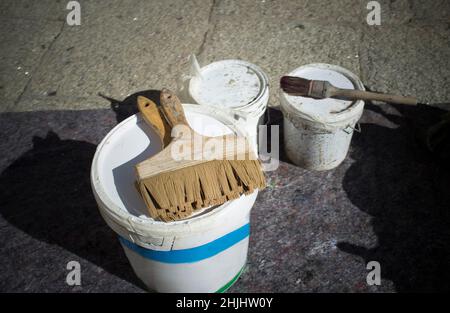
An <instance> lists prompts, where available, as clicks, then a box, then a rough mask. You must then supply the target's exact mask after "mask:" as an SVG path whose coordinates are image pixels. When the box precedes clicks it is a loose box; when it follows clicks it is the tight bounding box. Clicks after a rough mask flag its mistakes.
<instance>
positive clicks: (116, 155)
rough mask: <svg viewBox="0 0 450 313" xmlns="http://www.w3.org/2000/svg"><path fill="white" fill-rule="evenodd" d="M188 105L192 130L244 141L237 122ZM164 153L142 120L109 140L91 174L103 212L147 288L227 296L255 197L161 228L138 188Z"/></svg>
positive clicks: (243, 252) (239, 265) (126, 124)
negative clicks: (145, 168)
mask: <svg viewBox="0 0 450 313" xmlns="http://www.w3.org/2000/svg"><path fill="white" fill-rule="evenodd" d="M183 106H184V109H185V111H186V116H187V119H188V121H189V123H190V125H191V127H193V128H194V129H195V130H196V131H197V132H199V133H200V134H203V135H210V136H217V135H221V134H224V133H231V132H235V133H238V134H241V135H242V130H240V129H238V128H237V124H236V122H235V121H234V120H233V119H231V118H229V117H227V116H223V115H220V113H217V112H215V111H214V110H213V109H211V107H205V106H199V105H183ZM211 116H214V117H211ZM225 125H227V126H225ZM160 150H161V145H160V143H159V140H158V138H157V135H156V133H155V132H154V131H153V130H152V129H151V128H150V127H149V126H148V125H146V123H145V122H144V121H143V119H142V118H141V116H140V114H137V115H133V116H131V117H129V118H127V119H126V120H124V121H122V122H121V123H120V124H118V125H117V126H116V127H114V129H112V130H111V131H110V132H109V133H108V135H106V137H105V138H104V139H103V140H102V142H101V143H100V144H99V145H98V147H97V151H96V153H95V156H94V160H93V163H92V168H91V183H92V189H93V193H94V195H95V198H96V200H97V203H98V207H99V210H100V213H101V215H102V217H103V218H104V220H105V221H106V223H107V224H108V225H109V226H110V227H111V229H112V230H114V231H115V232H116V233H117V234H118V235H119V240H120V242H121V244H122V246H123V248H124V250H125V253H126V255H127V257H128V259H129V261H130V263H131V266H132V267H133V270H134V271H135V273H136V275H137V276H138V277H139V278H140V279H141V280H142V281H143V282H144V283H145V284H146V285H147V286H148V288H149V289H151V290H155V291H158V292H221V291H225V290H226V289H227V288H228V287H229V286H230V285H231V284H232V283H233V282H234V281H235V280H236V279H237V278H238V277H239V275H240V273H241V271H242V269H243V267H244V265H245V263H246V258H247V249H248V237H249V229H250V224H249V221H250V220H249V218H250V210H251V208H252V206H253V204H254V202H255V199H256V196H257V191H256V192H254V193H252V194H250V195H248V196H241V197H240V198H239V199H236V200H234V201H229V202H227V203H225V204H223V205H221V206H218V207H215V208H209V209H205V210H203V211H202V212H199V213H197V214H196V215H195V216H193V217H191V218H189V219H186V220H180V221H175V222H170V223H165V222H160V221H155V220H153V219H152V218H150V217H149V215H148V214H147V211H146V209H145V204H144V202H143V200H142V199H141V196H140V195H139V193H138V191H137V189H136V188H135V185H134V182H135V170H134V165H135V164H137V163H138V162H140V161H142V160H144V159H147V158H148V157H150V156H151V155H153V154H155V153H157V152H158V151H160Z"/></svg>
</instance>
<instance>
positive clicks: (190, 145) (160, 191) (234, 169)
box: [136, 89, 266, 221]
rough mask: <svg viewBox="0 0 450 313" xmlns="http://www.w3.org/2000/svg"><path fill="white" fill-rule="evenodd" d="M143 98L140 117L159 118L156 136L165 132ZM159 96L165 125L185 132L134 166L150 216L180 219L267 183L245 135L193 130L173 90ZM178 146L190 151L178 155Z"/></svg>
mask: <svg viewBox="0 0 450 313" xmlns="http://www.w3.org/2000/svg"><path fill="white" fill-rule="evenodd" d="M145 100H146V99H141V101H140V102H139V103H138V107H139V110H140V112H141V113H142V114H143V115H144V120H145V121H147V122H148V123H151V124H154V121H157V122H158V123H156V124H157V125H153V127H154V128H155V129H156V130H158V131H157V133H158V135H159V136H160V137H166V136H165V135H166V134H167V129H168V128H167V127H163V123H162V122H161V121H158V114H157V113H158V111H157V110H156V109H155V106H154V105H153V103H151V102H149V101H145ZM147 100H148V99H147ZM160 100H161V101H160V102H161V107H160V108H159V110H160V111H161V112H162V113H163V114H162V115H163V116H164V118H165V120H166V121H167V123H168V126H170V128H171V129H175V128H177V127H178V129H181V130H184V131H183V132H182V133H180V135H179V136H177V137H175V138H173V139H172V141H171V142H170V143H169V144H168V145H167V146H166V147H165V148H164V150H162V151H160V152H159V153H158V154H156V155H154V156H152V157H151V158H150V159H148V160H145V161H143V162H141V163H139V164H138V165H137V166H136V171H137V183H138V187H139V191H140V193H141V195H142V197H143V198H144V201H145V204H146V205H147V208H148V211H149V213H150V215H151V216H152V217H153V218H155V219H160V220H163V221H174V220H179V219H183V218H186V217H189V216H190V215H191V214H192V213H193V212H194V211H195V210H198V209H200V208H204V207H208V206H211V205H220V204H223V203H224V202H226V201H228V200H232V199H237V198H239V197H240V196H241V195H242V194H248V193H252V192H253V191H254V190H255V189H262V188H264V187H265V185H266V182H265V177H264V173H263V172H262V167H261V163H260V161H259V160H258V158H257V156H256V154H255V152H254V151H253V150H252V149H251V148H250V144H249V142H248V141H247V140H246V139H245V138H244V137H238V136H236V135H224V136H218V137H206V136H202V135H200V134H198V133H195V131H194V130H193V129H192V128H191V127H190V126H189V123H188V122H187V120H186V117H185V115H184V111H183V107H182V105H181V102H180V100H179V99H178V98H177V96H176V95H175V94H173V93H172V92H170V91H169V90H167V89H163V90H162V91H161V97H160ZM155 117H156V118H155ZM166 138H167V137H166ZM163 139H164V138H161V140H163ZM163 141H165V142H166V143H167V140H163ZM206 146H210V147H211V146H215V148H217V151H216V152H217V153H215V154H214V157H211V155H209V156H207V151H205V147H206ZM180 148H181V149H180ZM181 150H183V151H188V153H187V154H186V153H185V155H184V157H183V158H179V157H178V156H177V155H176V153H177V152H179V151H181Z"/></svg>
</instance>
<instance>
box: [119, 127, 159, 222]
mask: <svg viewBox="0 0 450 313" xmlns="http://www.w3.org/2000/svg"><path fill="white" fill-rule="evenodd" d="M137 126H138V128H139V129H140V130H141V131H143V132H144V133H146V134H147V135H148V137H149V140H150V142H149V144H148V146H147V147H146V148H145V149H144V150H143V151H142V152H140V153H139V154H137V155H136V156H135V157H133V158H132V159H130V160H128V161H126V162H124V163H122V164H121V165H119V166H117V167H115V168H114V169H113V170H112V172H113V179H114V184H115V186H116V187H117V194H118V196H119V198H120V200H121V201H122V203H123V205H124V206H125V207H126V208H127V209H128V211H129V212H130V213H132V214H134V215H136V216H140V215H148V214H147V210H146V207H145V203H144V201H143V200H142V197H141V195H140V194H139V191H138V190H137V187H136V185H135V182H136V170H135V166H136V164H138V163H140V162H142V161H144V160H146V159H148V158H150V157H151V156H153V155H155V154H156V153H158V152H159V151H161V142H160V140H159V138H158V136H157V135H156V133H155V132H154V131H152V130H151V128H150V126H148V125H147V124H145V123H139V124H137Z"/></svg>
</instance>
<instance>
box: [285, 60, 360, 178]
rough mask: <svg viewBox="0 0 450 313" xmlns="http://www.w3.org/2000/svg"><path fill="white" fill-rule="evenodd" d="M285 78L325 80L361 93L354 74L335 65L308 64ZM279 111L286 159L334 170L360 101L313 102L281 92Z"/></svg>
mask: <svg viewBox="0 0 450 313" xmlns="http://www.w3.org/2000/svg"><path fill="white" fill-rule="evenodd" d="M287 75H290V76H298V77H303V78H307V79H313V80H326V81H329V82H331V83H332V84H333V85H334V86H336V87H340V88H347V89H359V90H365V89H364V85H363V83H362V82H361V80H360V79H359V78H358V77H357V76H356V75H355V74H353V73H352V72H350V71H348V70H346V69H344V68H342V67H339V66H336V65H330V64H322V63H316V64H308V65H305V66H301V67H299V68H297V69H295V70H294V71H292V72H291V73H289V74H287ZM280 108H281V110H282V112H283V116H284V145H285V149H286V154H287V156H288V157H289V159H291V160H292V161H293V162H294V163H295V164H297V165H299V166H301V167H304V168H306V169H311V170H318V171H321V170H329V169H332V168H335V167H336V166H338V165H339V164H340V163H341V162H342V161H343V160H344V159H345V157H346V155H347V152H348V148H349V146H350V141H351V138H352V135H353V131H354V130H355V125H356V123H357V122H358V120H359V119H360V117H361V115H362V112H363V109H364V101H362V100H358V101H346V100H339V99H331V98H330V99H321V100H317V99H311V98H306V97H297V96H291V95H288V94H286V93H284V92H282V91H281V95H280Z"/></svg>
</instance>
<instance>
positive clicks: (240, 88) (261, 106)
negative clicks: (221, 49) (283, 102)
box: [180, 56, 269, 151]
mask: <svg viewBox="0 0 450 313" xmlns="http://www.w3.org/2000/svg"><path fill="white" fill-rule="evenodd" d="M191 62H192V64H191V65H192V67H193V70H192V75H191V76H190V77H189V80H187V84H185V85H183V88H184V91H183V90H181V91H180V93H181V94H182V97H183V95H184V96H185V98H184V99H185V101H189V102H193V103H198V104H203V105H210V106H215V107H218V108H220V109H221V110H224V111H226V112H228V113H229V115H230V116H232V117H233V118H234V119H236V120H237V121H239V122H240V123H241V124H242V125H243V128H244V129H245V131H246V133H247V137H248V138H249V141H250V143H251V144H252V147H253V148H254V149H255V151H258V148H257V147H258V126H259V125H263V124H264V122H265V120H264V119H265V114H264V113H265V112H266V109H267V103H268V101H269V83H268V78H267V76H266V74H265V73H264V72H263V71H262V70H261V69H260V68H259V67H258V66H256V65H254V64H252V63H249V62H245V61H241V60H223V61H218V62H214V63H211V64H208V65H206V66H204V67H202V68H200V67H199V66H198V63H197V61H196V59H195V57H194V56H192V57H191Z"/></svg>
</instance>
